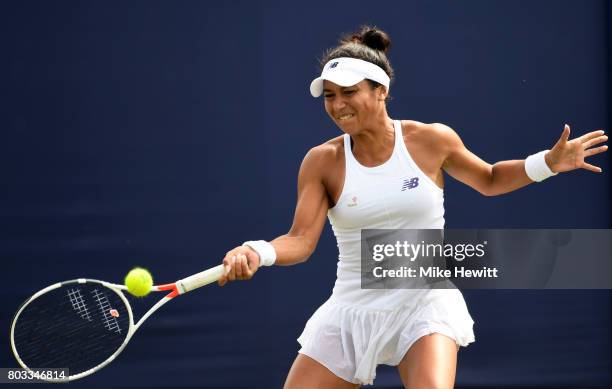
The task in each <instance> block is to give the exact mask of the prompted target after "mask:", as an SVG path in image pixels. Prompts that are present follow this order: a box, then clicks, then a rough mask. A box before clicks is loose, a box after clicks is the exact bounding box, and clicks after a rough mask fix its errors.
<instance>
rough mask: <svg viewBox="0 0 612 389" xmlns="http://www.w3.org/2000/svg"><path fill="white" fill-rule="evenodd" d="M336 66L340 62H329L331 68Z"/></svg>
mask: <svg viewBox="0 0 612 389" xmlns="http://www.w3.org/2000/svg"><path fill="white" fill-rule="evenodd" d="M336 66H338V62H332V63H330V64H329V68H330V69H333V68H335V67H336Z"/></svg>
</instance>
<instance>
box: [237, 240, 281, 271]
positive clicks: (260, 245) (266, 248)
mask: <svg viewBox="0 0 612 389" xmlns="http://www.w3.org/2000/svg"><path fill="white" fill-rule="evenodd" d="M242 245H243V246H247V247H250V248H251V249H252V250H253V251H255V252H256V253H257V254H259V266H260V267H261V266H272V265H274V262H275V261H276V250H274V246H272V245H271V244H270V243H269V242H266V241H265V240H249V241H248V242H244V243H243V244H242Z"/></svg>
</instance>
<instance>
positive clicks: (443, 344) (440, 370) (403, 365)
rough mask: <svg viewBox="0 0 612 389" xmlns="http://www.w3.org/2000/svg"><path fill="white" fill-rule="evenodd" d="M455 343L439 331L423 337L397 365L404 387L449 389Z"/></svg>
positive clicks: (452, 377) (450, 386) (455, 363)
mask: <svg viewBox="0 0 612 389" xmlns="http://www.w3.org/2000/svg"><path fill="white" fill-rule="evenodd" d="M457 351H458V349H457V344H456V343H455V341H454V340H453V339H451V338H449V337H447V336H444V335H442V334H438V333H434V334H430V335H426V336H423V337H422V338H420V339H419V340H417V341H416V342H415V343H414V344H413V345H412V347H410V349H409V350H408V352H407V353H406V355H405V356H404V358H403V359H402V361H401V362H400V363H399V365H398V366H397V368H398V370H399V374H400V377H401V378H402V382H403V384H404V387H406V388H408V389H452V388H453V387H454V384H455V372H456V370H457Z"/></svg>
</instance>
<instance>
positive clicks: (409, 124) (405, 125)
mask: <svg viewBox="0 0 612 389" xmlns="http://www.w3.org/2000/svg"><path fill="white" fill-rule="evenodd" d="M402 131H403V135H404V141H405V142H417V143H419V144H422V145H425V146H428V147H433V148H436V149H439V148H453V147H455V146H457V145H458V144H460V143H461V139H460V138H459V135H458V134H457V132H455V130H453V129H452V128H450V127H449V126H447V125H446V124H442V123H422V122H418V121H416V120H402Z"/></svg>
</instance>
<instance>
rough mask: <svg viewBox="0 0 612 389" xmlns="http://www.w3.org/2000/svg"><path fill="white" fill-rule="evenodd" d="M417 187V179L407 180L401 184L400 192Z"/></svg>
mask: <svg viewBox="0 0 612 389" xmlns="http://www.w3.org/2000/svg"><path fill="white" fill-rule="evenodd" d="M417 186H419V177H412V178H407V179H405V180H404V182H403V184H402V192H403V191H405V190H406V189H413V188H416V187H417Z"/></svg>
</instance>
